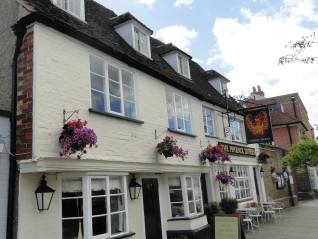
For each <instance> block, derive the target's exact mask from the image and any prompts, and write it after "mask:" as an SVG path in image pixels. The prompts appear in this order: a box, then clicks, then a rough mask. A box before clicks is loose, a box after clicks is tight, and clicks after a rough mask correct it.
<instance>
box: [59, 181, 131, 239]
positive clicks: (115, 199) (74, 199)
mask: <svg viewBox="0 0 318 239" xmlns="http://www.w3.org/2000/svg"><path fill="white" fill-rule="evenodd" d="M83 208H85V210H83ZM83 222H87V225H84V226H83ZM84 230H87V231H86V232H85V233H84ZM127 231H128V228H127V191H126V177H122V176H98V177H97V176H96V177H95V176H93V177H89V176H84V177H82V178H77V179H63V180H62V232H63V239H70V238H80V237H81V238H84V235H88V238H87V239H91V238H92V239H94V238H109V237H113V236H117V235H121V234H125V233H127ZM85 239H86V238H85Z"/></svg>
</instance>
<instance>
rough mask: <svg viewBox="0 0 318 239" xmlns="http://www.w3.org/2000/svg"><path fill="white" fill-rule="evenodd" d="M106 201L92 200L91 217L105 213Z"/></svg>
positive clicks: (99, 198)
mask: <svg viewBox="0 0 318 239" xmlns="http://www.w3.org/2000/svg"><path fill="white" fill-rule="evenodd" d="M106 205H107V201H106V198H105V197H97V198H92V215H102V214H106V213H107V206H106Z"/></svg>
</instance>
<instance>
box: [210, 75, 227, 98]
mask: <svg viewBox="0 0 318 239" xmlns="http://www.w3.org/2000/svg"><path fill="white" fill-rule="evenodd" d="M209 82H210V84H211V85H212V86H213V87H214V89H216V90H217V91H218V92H219V93H220V94H221V95H224V94H226V96H228V91H227V83H228V81H227V80H225V79H224V80H223V79H221V78H216V79H213V80H209Z"/></svg>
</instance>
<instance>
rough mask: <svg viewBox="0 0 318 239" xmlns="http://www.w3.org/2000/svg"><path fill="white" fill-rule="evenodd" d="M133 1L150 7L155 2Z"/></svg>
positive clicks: (145, 0)
mask: <svg viewBox="0 0 318 239" xmlns="http://www.w3.org/2000/svg"><path fill="white" fill-rule="evenodd" d="M135 2H137V3H140V4H144V5H146V6H147V7H150V8H151V7H152V6H153V5H154V4H155V2H156V0H135Z"/></svg>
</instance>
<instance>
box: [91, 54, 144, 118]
mask: <svg viewBox="0 0 318 239" xmlns="http://www.w3.org/2000/svg"><path fill="white" fill-rule="evenodd" d="M91 56H92V57H96V58H97V59H99V60H101V61H103V63H104V70H105V72H104V73H105V76H100V75H98V74H96V73H95V72H91V70H90V60H89V73H90V74H89V79H90V101H91V104H90V105H91V107H92V109H94V108H93V106H92V94H91V91H92V90H93V91H97V92H99V93H102V94H103V95H104V101H105V102H104V103H105V109H104V112H109V113H112V114H115V115H120V116H123V117H128V118H132V119H137V118H138V107H137V105H138V104H137V90H136V79H135V74H134V73H133V72H132V71H131V70H129V69H127V68H124V67H121V66H118V64H114V63H113V62H107V61H106V60H104V59H103V58H101V57H99V56H96V55H94V54H89V58H90V57H91ZM109 66H111V67H113V68H116V69H117V70H118V73H119V75H118V77H119V88H120V89H119V90H120V97H117V96H116V98H120V108H121V112H116V111H113V110H111V107H110V92H109V82H110V78H109V70H108V69H109ZM123 71H126V72H128V73H129V74H131V75H132V81H133V88H134V89H133V93H134V99H135V102H134V104H135V117H129V116H126V115H125V105H124V103H125V101H128V100H125V98H124V90H123V88H124V84H123V81H122V72H123ZM91 74H95V75H98V76H100V77H103V78H104V92H101V91H98V90H95V89H93V88H92V86H91V80H92V79H91ZM130 103H132V102H131V101H130Z"/></svg>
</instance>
